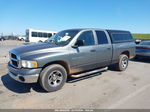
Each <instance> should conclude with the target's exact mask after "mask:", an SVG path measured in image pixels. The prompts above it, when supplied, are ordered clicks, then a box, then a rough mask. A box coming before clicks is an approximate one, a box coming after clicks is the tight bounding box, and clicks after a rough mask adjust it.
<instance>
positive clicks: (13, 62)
mask: <svg viewBox="0 0 150 112" xmlns="http://www.w3.org/2000/svg"><path fill="white" fill-rule="evenodd" d="M10 63H11V65H12V66H14V67H16V68H18V67H19V60H18V59H17V56H16V55H15V54H13V53H10Z"/></svg>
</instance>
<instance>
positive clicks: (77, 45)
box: [72, 40, 84, 48]
mask: <svg viewBox="0 0 150 112" xmlns="http://www.w3.org/2000/svg"><path fill="white" fill-rule="evenodd" d="M83 45H84V41H83V40H77V42H76V43H75V45H74V46H72V47H73V48H78V47H79V46H83Z"/></svg>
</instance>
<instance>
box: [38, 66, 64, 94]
mask: <svg viewBox="0 0 150 112" xmlns="http://www.w3.org/2000/svg"><path fill="white" fill-rule="evenodd" d="M66 80H67V72H66V70H65V68H64V67H63V66H61V65H59V64H53V65H50V66H48V67H46V68H44V69H43V70H42V72H41V74H40V77H39V82H40V85H41V86H42V88H43V89H44V90H46V91H48V92H53V91H57V90H59V89H61V88H62V87H63V85H64V84H65V82H66Z"/></svg>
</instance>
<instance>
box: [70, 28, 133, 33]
mask: <svg viewBox="0 0 150 112" xmlns="http://www.w3.org/2000/svg"><path fill="white" fill-rule="evenodd" d="M68 30H79V31H82V30H105V31H107V32H108V33H130V32H129V31H125V30H111V29H100V28H75V29H68Z"/></svg>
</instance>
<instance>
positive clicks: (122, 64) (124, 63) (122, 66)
mask: <svg viewBox="0 0 150 112" xmlns="http://www.w3.org/2000/svg"><path fill="white" fill-rule="evenodd" d="M128 62H129V58H128V56H127V55H125V54H121V55H120V56H119V62H118V63H117V64H115V68H116V70H118V71H124V70H126V68H127V67H128Z"/></svg>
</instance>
